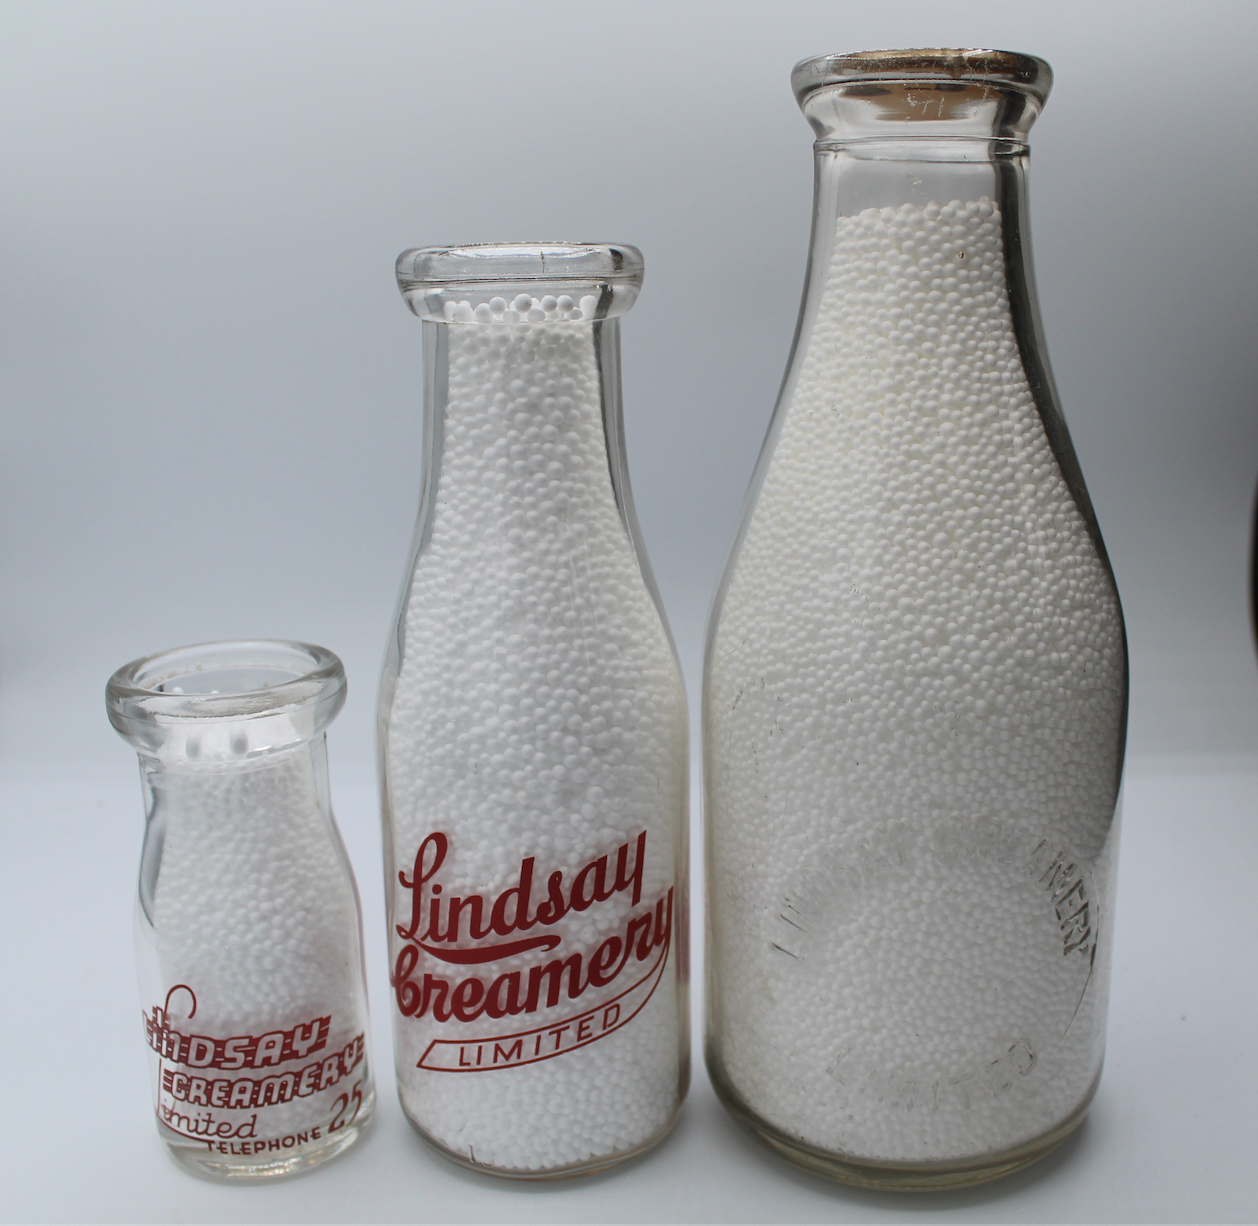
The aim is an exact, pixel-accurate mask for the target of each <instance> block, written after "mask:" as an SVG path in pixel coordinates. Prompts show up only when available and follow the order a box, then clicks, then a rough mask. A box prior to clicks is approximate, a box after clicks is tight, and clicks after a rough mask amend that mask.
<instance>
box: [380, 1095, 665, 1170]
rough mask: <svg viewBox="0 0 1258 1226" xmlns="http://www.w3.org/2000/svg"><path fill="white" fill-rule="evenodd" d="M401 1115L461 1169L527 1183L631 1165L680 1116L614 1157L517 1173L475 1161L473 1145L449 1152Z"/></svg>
mask: <svg viewBox="0 0 1258 1226" xmlns="http://www.w3.org/2000/svg"><path fill="white" fill-rule="evenodd" d="M402 1112H403V1114H404V1115H406V1119H407V1122H408V1123H409V1124H410V1126H411V1127H412V1128H413V1129H415V1131H416V1132H417V1133H419V1135H420V1136H421V1137H422V1138H423V1140H424V1143H425V1144H427V1145H429V1146H431V1147H432V1148H433V1149H435V1150H436V1151H437V1153H439V1154H440V1155H441V1156H442V1157H443V1158H448V1159H449V1160H450V1161H451V1162H453V1163H455V1164H456V1165H457V1166H461V1167H463V1169H464V1170H467V1171H476V1172H478V1173H479V1174H481V1175H493V1176H495V1177H496V1178H498V1179H523V1180H528V1181H530V1182H543V1181H556V1180H560V1179H577V1178H579V1177H580V1176H582V1175H597V1174H599V1173H600V1172H602V1171H609V1170H611V1169H612V1168H613V1167H617V1166H622V1165H623V1164H624V1163H626V1162H632V1161H633V1160H634V1159H635V1158H640V1157H641V1156H642V1155H643V1154H645V1153H646V1152H647V1151H648V1150H651V1149H654V1148H655V1146H657V1145H658V1144H659V1143H660V1142H661V1141H662V1140H663V1139H664V1138H665V1137H666V1136H668V1134H669V1133H670V1132H672V1130H673V1126H674V1125H675V1124H676V1123H677V1117H678V1116H679V1115H680V1114H681V1105H680V1104H678V1106H677V1107H676V1109H675V1110H674V1111H673V1113H672V1115H670V1116H669V1117H668V1119H667V1120H666V1121H665V1123H664V1125H663V1127H661V1128H660V1129H659V1130H658V1131H656V1132H654V1133H652V1134H651V1136H649V1137H648V1138H647V1139H646V1140H645V1141H642V1142H640V1143H639V1144H637V1145H634V1146H632V1147H631V1148H629V1149H622V1150H617V1151H616V1153H614V1154H607V1155H605V1156H603V1157H598V1158H589V1159H586V1160H585V1161H582V1162H573V1163H569V1164H568V1165H567V1166H554V1167H546V1168H545V1169H539V1170H520V1169H516V1168H513V1167H502V1166H492V1165H490V1164H489V1163H486V1162H480V1161H478V1160H477V1158H476V1149H475V1146H469V1149H470V1151H471V1152H470V1153H468V1154H462V1153H459V1152H458V1151H456V1150H453V1149H450V1148H449V1147H448V1146H445V1145H443V1144H442V1143H441V1142H440V1141H438V1140H435V1139H434V1138H433V1137H432V1136H430V1135H429V1134H428V1133H427V1132H426V1131H425V1130H424V1129H423V1128H422V1127H421V1126H420V1125H419V1124H418V1123H416V1121H415V1120H414V1119H412V1118H411V1116H410V1114H409V1112H407V1111H406V1107H405V1104H403V1107H402Z"/></svg>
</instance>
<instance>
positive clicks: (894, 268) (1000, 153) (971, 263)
mask: <svg viewBox="0 0 1258 1226" xmlns="http://www.w3.org/2000/svg"><path fill="white" fill-rule="evenodd" d="M1027 166H1028V152H1027V147H1026V145H1025V144H1023V143H1022V142H1019V141H1013V140H1006V139H996V138H993V137H991V136H990V135H988V136H984V137H967V136H953V135H947V136H943V135H933V136H916V137H912V138H905V137H903V136H899V135H897V136H895V137H894V138H891V139H882V138H875V137H862V138H860V139H854V140H847V141H841V142H840V141H832V140H823V141H818V142H817V144H816V177H815V193H814V209H813V228H812V240H811V245H810V257H809V268H808V278H807V282H806V286H805V291H804V293H805V298H804V306H803V310H802V311H801V314H800V327H799V332H798V334H797V337H796V350H795V352H796V353H797V354H803V353H805V352H807V349H808V343H809V340H810V338H811V331H812V327H813V325H814V323H815V321H816V320H817V318H818V317H819V315H820V313H821V311H822V310H823V309H824V308H823V301H824V299H825V296H826V293H827V288H828V287H831V286H832V285H833V284H834V281H835V277H836V276H842V278H843V283H844V285H845V286H846V287H847V288H846V289H845V290H844V291H843V292H844V293H845V294H847V293H850V292H851V291H852V290H853V289H857V290H861V289H863V290H865V291H866V293H865V296H862V297H861V298H860V302H861V305H862V311H866V310H867V311H868V318H869V321H870V327H872V328H873V329H874V330H877V329H878V328H880V327H881V328H884V329H886V330H890V329H898V328H900V327H902V326H907V324H908V321H909V320H912V327H913V328H914V329H915V330H916V332H920V333H921V335H920V336H918V339H919V340H923V341H926V342H927V343H930V342H932V341H933V340H936V339H938V337H937V335H936V336H934V337H932V335H931V327H932V322H933V323H934V326H935V328H936V329H938V328H939V327H940V326H941V324H942V321H943V319H945V318H948V319H951V320H952V321H953V322H954V323H955V321H956V320H957V318H958V317H967V318H970V319H972V321H973V324H974V330H975V335H976V336H977V333H978V332H980V331H983V330H984V321H985V320H987V319H988V318H989V317H990V316H992V315H994V314H996V313H1001V314H1003V313H1006V312H1007V314H1008V316H1009V319H1010V324H1011V330H1012V333H1013V338H1014V343H1015V345H1016V354H1010V355H1008V356H1013V357H1016V358H1017V359H1018V360H1020V363H1021V366H1022V369H1023V372H1024V374H1025V376H1026V380H1027V384H1028V386H1029V388H1030V391H1031V394H1032V396H1033V398H1034V400H1035V403H1036V407H1037V409H1038V412H1039V415H1040V417H1041V420H1042V421H1043V423H1044V427H1045V430H1046V433H1047V435H1048V438H1049V442H1050V445H1051V446H1052V448H1053V450H1054V452H1055V454H1056V456H1057V460H1058V463H1059V464H1060V466H1061V468H1062V471H1063V473H1064V475H1065V478H1066V481H1067V484H1068V485H1069V486H1070V488H1071V490H1072V493H1073V494H1074V497H1075V500H1076V502H1077V503H1078V505H1079V508H1080V511H1081V512H1082V514H1083V515H1084V518H1085V520H1086V522H1087V523H1088V525H1089V528H1090V529H1091V531H1092V534H1093V537H1094V539H1095V540H1096V542H1097V543H1098V547H1099V548H1103V546H1100V534H1099V532H1098V531H1097V529H1096V522H1095V516H1094V514H1093V511H1092V507H1091V503H1090V500H1089V498H1088V494H1087V490H1086V487H1085V486H1084V483H1083V478H1082V474H1081V473H1080V470H1079V465H1078V461H1077V459H1076V457H1075V453H1074V448H1073V446H1072V445H1071V442H1070V438H1069V434H1068V432H1067V430H1066V427H1065V423H1064V420H1063V418H1062V415H1061V410H1060V407H1059V401H1058V398H1057V392H1056V388H1055V386H1054V384H1053V378H1052V374H1051V371H1050V369H1049V365H1048V356H1047V350H1046V347H1045V344H1044V338H1043V329H1042V326H1041V322H1040V311H1039V305H1038V301H1037V297H1036V291H1035V279H1034V271H1033V267H1032V261H1031V245H1030V234H1029V226H1028V216H1027V191H1026V187H1027ZM853 278H855V280H857V281H858V280H860V279H861V278H864V280H863V281H862V282H861V284H860V285H859V286H857V285H856V283H855V281H854V280H853ZM865 297H867V298H868V303H866V301H865ZM916 332H915V335H916ZM957 360H962V359H961V358H960V357H958V359H957ZM964 360H970V359H969V358H966V359H964ZM797 365H798V363H796V362H792V373H791V375H790V376H789V377H790V379H792V380H793V379H794V377H795V372H796V368H797ZM944 384H946V378H945V380H944ZM921 390H922V391H923V392H924V393H928V394H931V395H933V394H936V393H946V390H947V389H946V386H944V385H942V384H941V386H939V387H937V388H934V387H932V388H931V389H925V388H924V389H921Z"/></svg>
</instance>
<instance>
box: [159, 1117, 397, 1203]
mask: <svg viewBox="0 0 1258 1226" xmlns="http://www.w3.org/2000/svg"><path fill="white" fill-rule="evenodd" d="M374 1107H375V1102H374V1096H373V1098H372V1099H369V1100H366V1101H364V1103H363V1105H362V1108H361V1109H360V1110H359V1112H358V1116H357V1118H355V1120H354V1121H353V1123H350V1124H346V1125H345V1126H344V1127H343V1128H341V1129H339V1130H338V1131H337V1132H336V1133H334V1134H333V1135H332V1136H330V1137H328V1138H327V1139H326V1140H325V1141H324V1142H323V1143H322V1144H321V1145H317V1146H312V1145H309V1144H307V1145H303V1146H302V1147H301V1148H300V1150H297V1151H285V1150H283V1149H280V1150H279V1151H271V1150H269V1149H268V1150H267V1151H265V1152H264V1153H263V1154H258V1155H256V1156H253V1157H245V1156H232V1155H231V1154H230V1153H228V1154H223V1153H221V1152H219V1151H217V1150H211V1148H210V1144H211V1143H210V1142H208V1141H203V1142H200V1143H199V1144H198V1143H197V1142H195V1141H193V1140H192V1139H191V1138H189V1137H185V1136H181V1135H180V1134H179V1133H177V1132H174V1131H172V1130H171V1129H169V1128H167V1127H166V1126H165V1125H164V1124H162V1123H161V1122H160V1121H159V1122H158V1125H157V1129H158V1132H159V1134H160V1135H161V1138H162V1140H163V1141H165V1143H166V1148H167V1149H168V1150H169V1151H170V1156H171V1157H172V1158H174V1160H175V1161H176V1162H178V1163H179V1165H180V1166H182V1167H183V1168H184V1169H185V1170H187V1171H191V1172H192V1173H193V1174H194V1175H199V1176H200V1177H201V1178H203V1179H209V1180H212V1181H213V1182H215V1183H250V1182H256V1181H264V1180H270V1179H283V1178H284V1177H286V1176H289V1175H300V1174H302V1173H303V1172H304V1171H308V1170H311V1169H312V1168H314V1167H316V1166H321V1165H322V1164H323V1163H325V1162H328V1161H330V1160H331V1159H333V1158H335V1157H336V1156H337V1154H342V1153H344V1152H345V1151H346V1150H347V1149H349V1148H350V1146H352V1145H353V1144H354V1143H355V1142H356V1141H358V1140H359V1139H360V1138H361V1137H362V1136H363V1134H364V1133H365V1132H366V1131H367V1128H368V1126H369V1124H370V1123H371V1118H372V1111H373V1108H374Z"/></svg>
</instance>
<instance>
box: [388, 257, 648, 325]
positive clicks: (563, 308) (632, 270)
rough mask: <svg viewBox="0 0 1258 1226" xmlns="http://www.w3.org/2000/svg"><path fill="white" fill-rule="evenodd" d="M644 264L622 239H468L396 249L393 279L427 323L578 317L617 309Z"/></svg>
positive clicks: (627, 303) (625, 305)
mask: <svg viewBox="0 0 1258 1226" xmlns="http://www.w3.org/2000/svg"><path fill="white" fill-rule="evenodd" d="M644 268H645V265H644V261H643V259H642V252H641V251H639V250H638V249H637V247H631V246H630V245H629V244H627V243H576V242H518V243H468V244H464V245H462V246H456V247H414V248H411V249H410V250H409V251H403V252H402V254H401V255H400V256H398V259H397V282H398V289H399V290H401V292H402V297H403V298H404V299H405V300H406V303H407V305H408V306H409V307H410V308H411V310H412V311H414V313H415V314H416V315H418V316H419V317H420V318H421V319H427V320H431V321H433V322H435V323H448V324H456V323H468V324H470V323H482V324H488V323H498V324H501V323H542V322H549V323H556V322H581V321H590V320H594V319H608V318H612V317H613V316H616V315H622V314H624V312H625V311H627V310H628V309H629V308H630V307H631V306H632V305H633V303H634V302H635V301H636V299H637V296H638V291H639V290H640V289H641V288H642V276H643V271H644ZM561 298H563V299H564V300H565V301H564V302H563V303H562V304H560V302H559V299H561ZM568 299H571V301H568ZM517 300H518V301H517ZM525 300H527V301H525Z"/></svg>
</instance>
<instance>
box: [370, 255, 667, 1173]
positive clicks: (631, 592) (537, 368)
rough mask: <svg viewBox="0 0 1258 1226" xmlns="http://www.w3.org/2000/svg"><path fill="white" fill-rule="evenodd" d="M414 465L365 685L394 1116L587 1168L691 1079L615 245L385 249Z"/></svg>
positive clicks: (482, 1163)
mask: <svg viewBox="0 0 1258 1226" xmlns="http://www.w3.org/2000/svg"><path fill="white" fill-rule="evenodd" d="M398 279H399V283H400V286H401V289H402V292H403V295H404V296H405V298H406V301H407V302H408V304H409V305H410V307H411V309H412V310H413V311H414V312H415V314H416V315H418V316H419V317H420V318H421V319H422V320H423V321H424V322H423V331H424V355H425V368H426V380H425V461H424V473H423V483H422V490H421V497H420V512H419V521H418V525H417V528H416V534H415V546H414V553H413V558H412V562H411V565H410V568H409V573H408V578H407V581H406V584H405V587H404V591H403V595H402V600H401V607H400V611H399V613H398V618H397V629H396V633H395V635H394V636H393V638H392V639H391V641H390V644H389V652H388V657H387V660H386V664H385V670H384V679H383V684H382V687H381V697H380V714H379V748H380V760H381V779H382V789H383V804H384V810H383V812H384V848H385V888H386V899H387V905H388V915H389V921H388V922H389V940H390V949H391V959H392V984H393V1000H394V1034H395V1051H396V1057H397V1076H398V1088H399V1093H400V1096H401V1100H402V1106H403V1108H404V1110H405V1112H406V1114H407V1116H408V1117H409V1119H410V1120H411V1122H412V1123H413V1124H414V1126H415V1127H416V1128H417V1129H418V1131H419V1132H420V1133H421V1135H423V1136H424V1137H425V1138H426V1139H427V1140H428V1141H430V1142H431V1143H432V1144H433V1145H435V1146H436V1147H437V1148H438V1149H440V1150H441V1151H442V1152H443V1153H445V1154H446V1155H447V1156H448V1157H450V1158H452V1159H453V1160H454V1161H456V1162H459V1163H461V1164H463V1165H464V1166H468V1167H472V1168H475V1169H477V1170H482V1171H489V1172H492V1173H495V1174H499V1175H508V1176H515V1177H520V1178H554V1177H559V1176H566V1175H574V1174H580V1173H584V1172H587V1171H594V1170H599V1169H602V1168H604V1167H608V1166H612V1165H614V1164H616V1163H618V1162H622V1161H624V1160H625V1159H627V1158H630V1157H632V1156H634V1155H635V1154H638V1153H640V1152H641V1151H643V1150H644V1149H646V1148H648V1147H649V1146H651V1145H652V1144H654V1143H655V1142H656V1141H658V1140H659V1139H660V1137H661V1136H663V1135H664V1133H665V1132H666V1131H667V1130H668V1129H669V1127H670V1126H671V1125H672V1123H673V1120H674V1119H675V1117H676V1114H677V1111H678V1109H679V1107H680V1104H681V1100H682V1096H683V1094H684V1093H685V1087H686V1083H687V1078H688V1036H687V1012H686V1008H687V1006H686V924H687V918H686V917H687V907H686V854H687V852H686V848H687V817H686V814H687V792H686V788H687V743H686V741H687V727H686V701H685V694H684V691H683V688H682V680H681V674H680V671H679V668H678V664H677V661H676V657H675V653H674V650H673V645H672V641H671V639H670V637H669V633H668V630H667V627H666V626H665V623H664V619H663V615H662V613H661V610H660V607H659V601H658V598H657V596H656V593H655V589H654V585H653V583H652V580H651V577H650V572H649V570H648V569H647V564H646V556H645V553H644V552H643V549H642V545H641V541H640V539H639V535H638V529H637V523H636V520H635V516H634V511H633V503H632V500H631V498H630V493H629V480H628V474H627V472H626V468H625V449H624V439H623V435H622V429H621V406H620V345H619V329H620V316H621V315H622V314H624V312H625V311H627V310H628V309H629V308H630V307H631V306H632V305H633V302H634V300H635V298H636V297H637V294H638V289H639V287H640V285H641V281H642V257H641V255H640V253H639V252H638V251H637V250H636V249H635V248H633V247H622V246H595V245H587V244H558V243H555V244H547V243H539V244H523V243H522V244H495V245H486V246H472V247H446V248H441V247H436V248H427V249H424V250H419V251H408V252H405V253H404V254H403V255H402V256H401V257H400V258H399V260H398Z"/></svg>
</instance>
